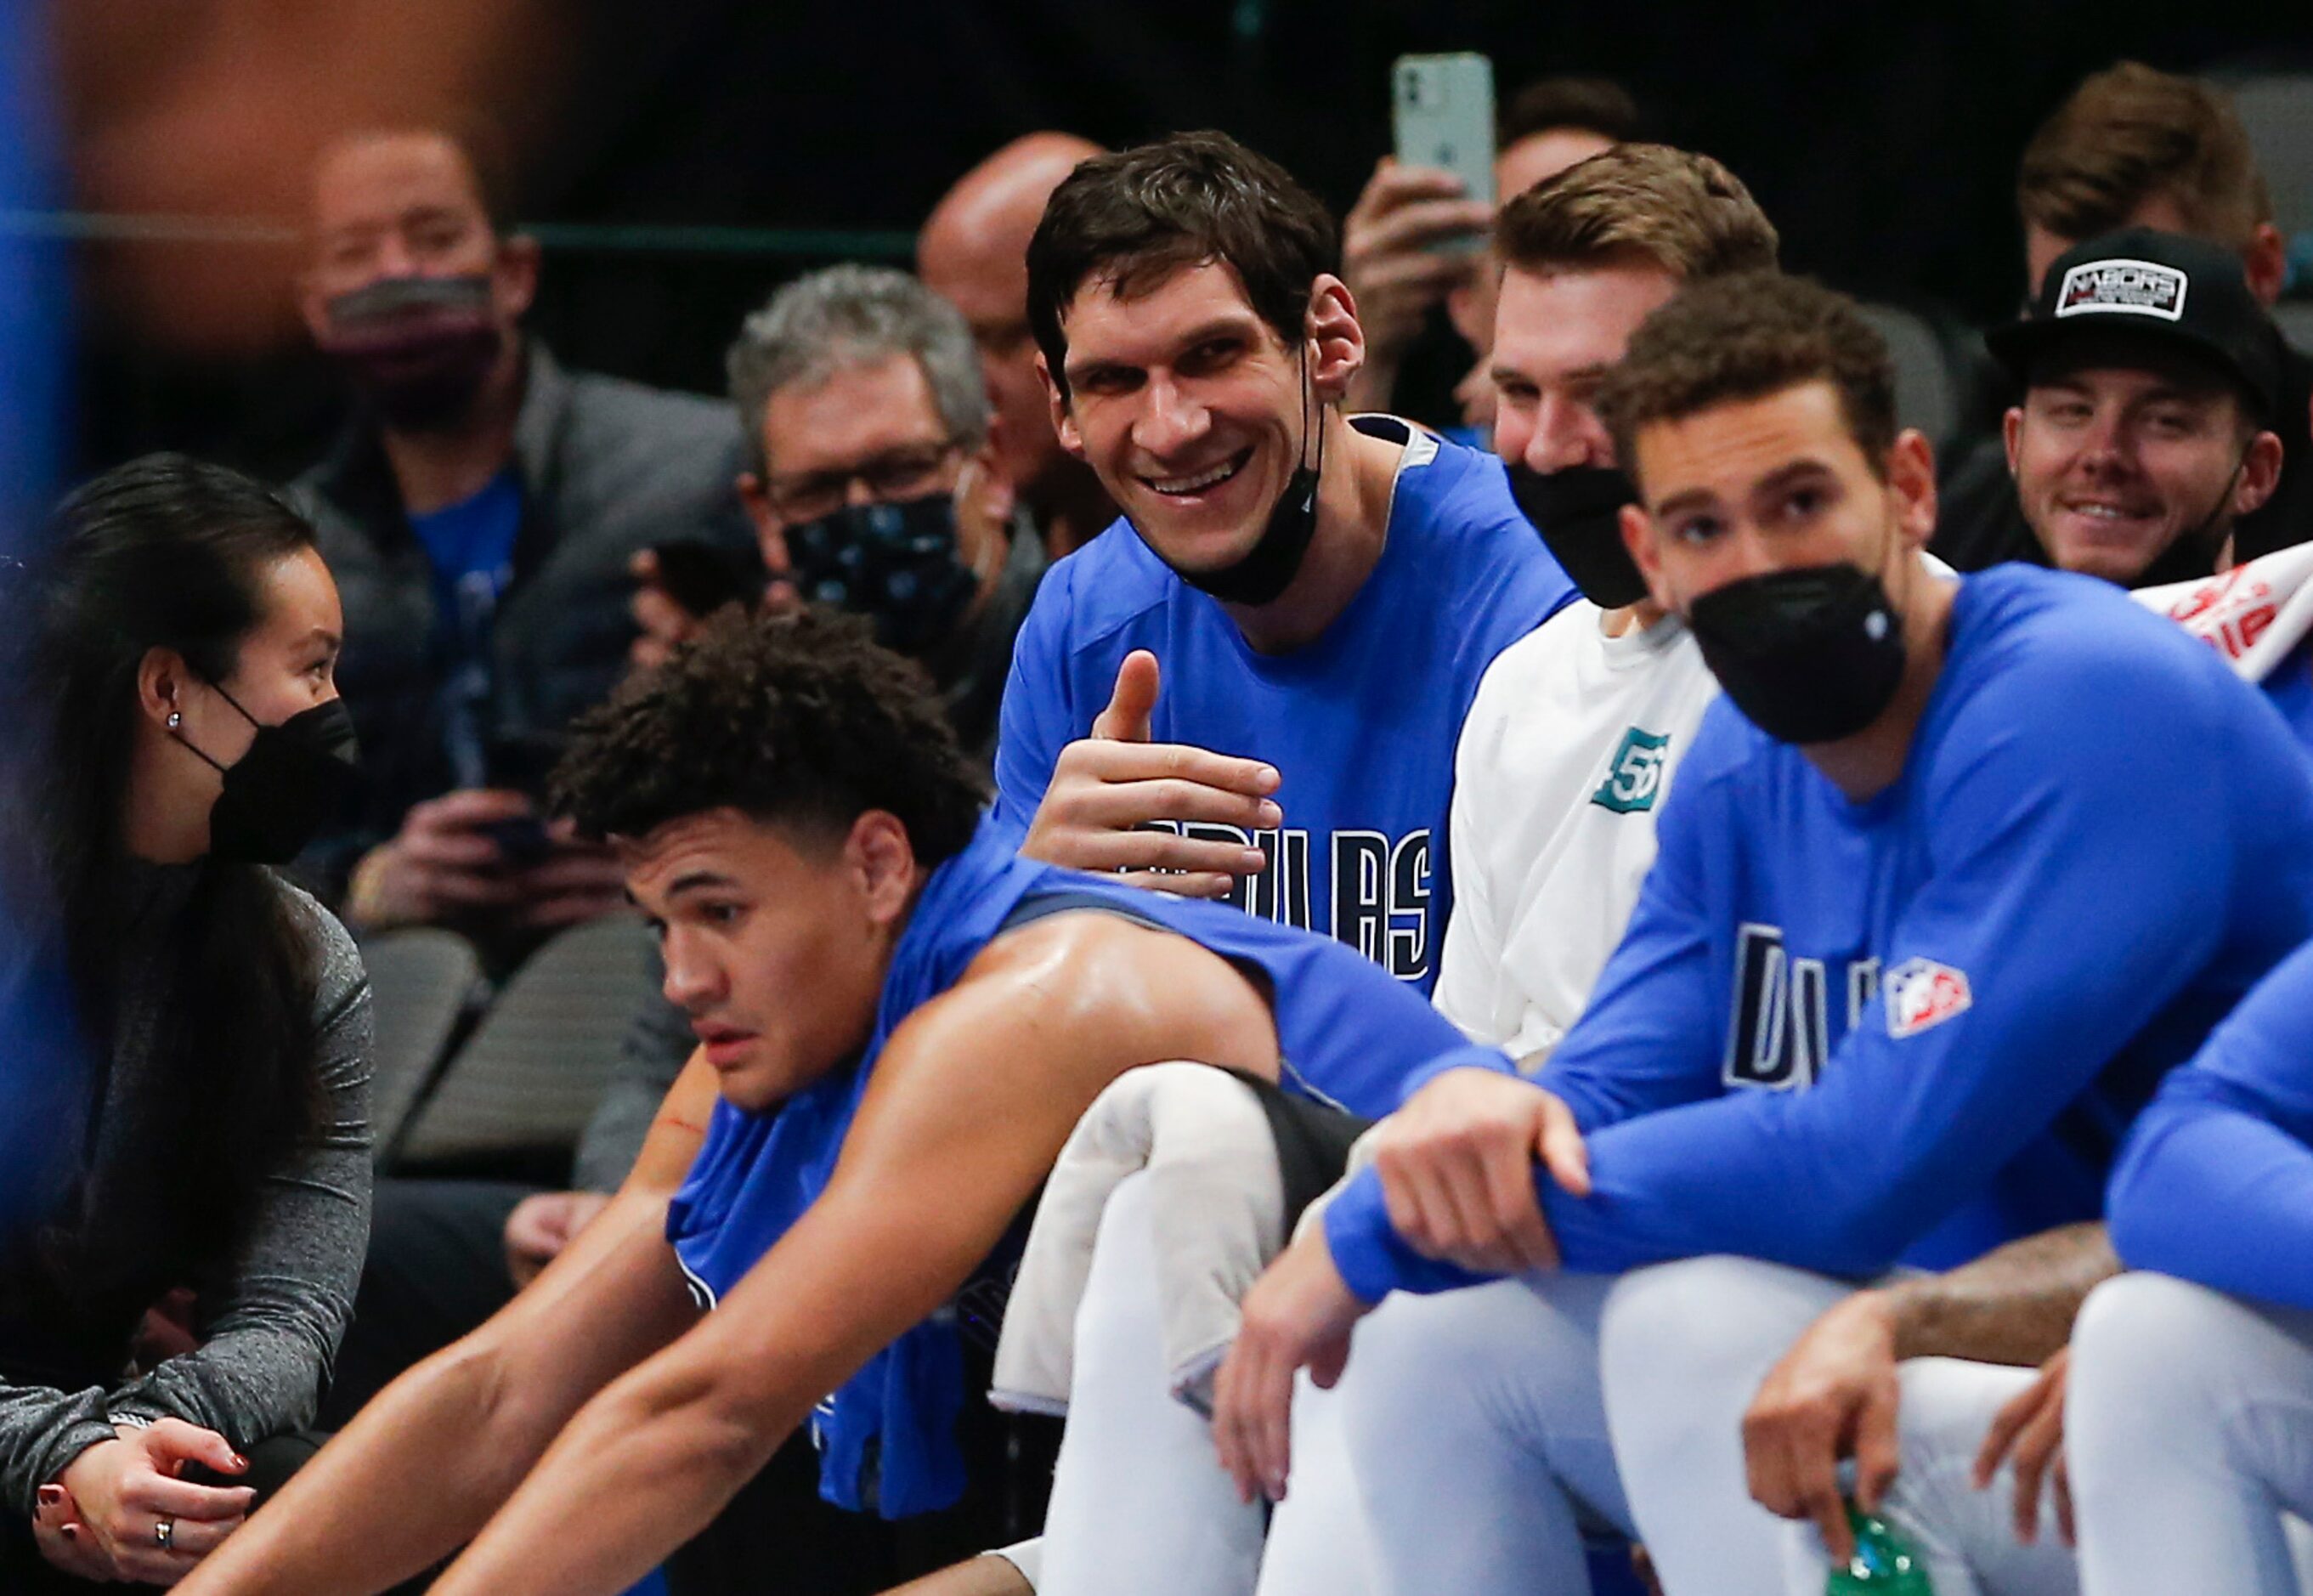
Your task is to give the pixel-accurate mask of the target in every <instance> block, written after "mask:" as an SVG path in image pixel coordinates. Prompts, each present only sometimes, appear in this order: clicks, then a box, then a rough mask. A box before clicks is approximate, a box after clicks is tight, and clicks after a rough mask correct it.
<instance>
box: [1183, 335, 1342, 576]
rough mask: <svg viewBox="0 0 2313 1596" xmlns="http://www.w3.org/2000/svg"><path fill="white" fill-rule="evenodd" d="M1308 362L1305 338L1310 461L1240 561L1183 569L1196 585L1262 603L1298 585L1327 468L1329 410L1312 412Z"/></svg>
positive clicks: (1305, 444) (1305, 437) (1304, 437)
mask: <svg viewBox="0 0 2313 1596" xmlns="http://www.w3.org/2000/svg"><path fill="white" fill-rule="evenodd" d="M1308 368H1309V356H1308V346H1307V345H1306V344H1305V345H1303V346H1302V355H1301V371H1302V379H1303V381H1302V406H1301V454H1302V458H1303V460H1304V462H1305V463H1302V464H1299V465H1297V466H1296V467H1295V468H1294V472H1293V474H1292V475H1291V476H1290V477H1288V478H1287V479H1286V482H1285V491H1284V492H1282V493H1280V494H1279V495H1278V496H1277V502H1276V504H1275V505H1273V506H1271V508H1270V511H1269V521H1268V524H1267V525H1264V526H1263V527H1262V529H1261V536H1260V537H1259V539H1257V540H1256V541H1255V542H1254V543H1253V547H1252V548H1250V549H1248V550H1246V551H1245V553H1244V559H1242V560H1238V561H1237V562H1236V564H1235V565H1231V566H1227V567H1224V568H1223V569H1219V570H1217V571H1179V572H1178V574H1179V576H1180V578H1181V580H1183V582H1186V583H1187V584H1188V585H1189V586H1192V587H1194V588H1196V589H1197V590H1198V591H1199V592H1200V593H1209V594H1211V595H1213V596H1214V597H1215V598H1217V599H1219V600H1220V601H1221V602H1222V603H1224V604H1246V605H1251V606H1254V607H1258V606H1260V605H1262V604H1273V603H1274V602H1276V600H1277V598H1278V595H1280V594H1282V593H1283V592H1284V591H1285V590H1286V589H1287V588H1288V587H1290V586H1293V578H1295V577H1297V576H1298V575H1299V574H1300V572H1301V561H1302V560H1304V559H1305V558H1306V556H1307V555H1308V552H1309V540H1310V539H1311V538H1313V537H1315V536H1316V535H1317V481H1318V478H1319V477H1320V476H1321V475H1322V474H1323V473H1324V469H1325V428H1324V419H1325V412H1324V407H1323V406H1322V405H1320V406H1318V407H1316V416H1315V419H1312V418H1311V416H1310V413H1309V412H1310V408H1311V407H1310V404H1309V388H1308V382H1307V378H1308ZM1313 429H1314V430H1315V433H1316V435H1317V458H1316V460H1315V463H1306V461H1307V456H1308V454H1309V434H1310V432H1311V431H1312V430H1313ZM1175 569H1176V570H1177V569H1178V568H1177V567H1176V568H1175Z"/></svg>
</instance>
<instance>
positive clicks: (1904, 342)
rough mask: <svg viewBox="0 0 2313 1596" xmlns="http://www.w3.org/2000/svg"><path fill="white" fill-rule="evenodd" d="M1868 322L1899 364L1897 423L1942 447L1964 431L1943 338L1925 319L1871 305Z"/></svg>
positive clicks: (1867, 310)
mask: <svg viewBox="0 0 2313 1596" xmlns="http://www.w3.org/2000/svg"><path fill="white" fill-rule="evenodd" d="M1862 310H1863V319H1864V320H1865V321H1867V322H1870V323H1871V329H1872V331H1875V332H1877V333H1878V335H1879V336H1880V337H1881V338H1883V339H1886V342H1887V352H1888V354H1889V355H1890V356H1892V357H1894V358H1895V419H1896V420H1897V422H1898V423H1900V424H1901V425H1903V426H1905V427H1916V428H1919V429H1920V430H1921V431H1922V432H1923V433H1925V434H1927V437H1928V441H1929V442H1930V443H1931V444H1934V445H1937V446H1938V447H1941V446H1942V445H1943V444H1944V443H1945V442H1946V440H1948V438H1949V437H1950V436H1951V435H1952V433H1953V431H1954V430H1955V429H1957V427H1958V426H1959V410H1960V392H1959V384H1958V381H1957V378H1956V377H1955V376H1954V375H1953V372H1952V364H1951V357H1950V355H1949V353H1948V350H1947V349H1946V348H1945V345H1944V339H1943V337H1942V335H1941V334H1940V333H1939V332H1938V331H1937V330H1936V327H1935V324H1934V323H1933V322H1930V321H1929V320H1928V319H1927V318H1926V317H1925V316H1922V315H1921V314H1919V313H1916V312H1913V311H1908V310H1904V309H1903V308H1902V307H1900V306H1897V305H1893V304H1884V303H1872V302H1867V303H1865V304H1864V305H1863V307H1862Z"/></svg>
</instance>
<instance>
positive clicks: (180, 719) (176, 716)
mask: <svg viewBox="0 0 2313 1596" xmlns="http://www.w3.org/2000/svg"><path fill="white" fill-rule="evenodd" d="M184 723H185V712H184V711H183V710H170V711H169V729H170V730H171V731H174V730H176V729H177V728H178V727H180V726H182V725H184Z"/></svg>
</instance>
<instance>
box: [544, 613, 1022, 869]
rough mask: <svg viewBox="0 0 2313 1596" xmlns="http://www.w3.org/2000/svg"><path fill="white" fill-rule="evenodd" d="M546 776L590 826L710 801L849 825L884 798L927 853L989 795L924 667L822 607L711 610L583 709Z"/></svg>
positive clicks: (697, 808)
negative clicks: (663, 655) (665, 652)
mask: <svg viewBox="0 0 2313 1596" xmlns="http://www.w3.org/2000/svg"><path fill="white" fill-rule="evenodd" d="M550 787H551V792H552V802H553V806H554V807H555V809H556V810H557V811H558V812H559V813H561V814H565V815H567V816H570V817H571V818H572V819H574V820H576V822H577V824H578V828H579V829H580V830H581V831H583V832H585V833H587V834H589V835H591V836H596V837H610V836H619V837H645V836H647V835H649V834H650V833H652V832H654V831H655V830H657V829H658V828H659V827H660V826H662V825H664V824H667V823H668V822H669V821H673V820H681V819H683V818H685V817H687V816H692V815H700V814H704V813H706V812H707V811H708V810H710V809H736V810H738V811H739V812H740V813H742V814H743V815H747V816H752V818H754V819H757V820H761V821H768V822H780V823H787V824H800V825H803V826H806V827H810V828H812V829H814V830H832V831H834V832H835V833H839V834H840V833H843V832H846V831H848V830H849V828H850V825H851V823H852V822H853V821H855V820H857V818H858V817H859V816H860V815H861V814H863V813H865V812H866V811H867V810H869V809H883V810H886V811H888V812H889V813H891V814H893V815H894V816H898V817H899V820H900V823H901V824H902V825H904V826H906V827H907V831H908V841H909V842H910V844H911V845H912V846H913V847H914V849H915V853H916V858H917V859H918V860H919V861H920V862H922V863H923V864H925V865H926V866H930V865H936V864H937V863H939V862H940V861H941V860H945V859H946V858H948V857H949V856H951V855H952V854H954V853H957V852H960V851H962V850H963V845H964V844H965V843H966V842H970V841H971V840H972V830H973V828H974V827H975V826H976V825H977V824H979V816H980V808H981V804H982V803H983V802H984V801H985V800H986V797H987V790H986V787H985V784H984V783H983V782H982V780H981V776H980V773H979V772H978V771H976V770H975V769H974V768H973V766H972V763H971V761H969V760H968V759H966V758H965V757H964V754H963V750H962V749H961V748H960V747H959V746H958V745H957V744H956V740H955V733H954V732H953V731H952V730H950V729H949V727H948V724H947V719H946V718H945V716H944V715H943V714H942V713H941V712H940V707H939V702H938V700H937V698H936V697H935V696H934V693H933V691H932V685H931V680H930V678H929V677H928V676H926V675H924V673H923V670H922V668H921V667H920V666H918V665H917V664H916V663H915V662H914V661H913V660H910V659H903V658H901V657H900V656H899V655H897V654H894V653H893V652H891V651H890V650H889V649H887V648H879V647H877V646H876V644H875V634H874V631H873V630H871V628H870V627H869V626H868V624H867V623H866V622H865V621H863V620H861V619H860V618H858V617H857V616H853V615H845V614H839V613H834V612H831V611H825V610H818V609H805V610H797V611H789V612H787V613H780V614H776V615H770V616H766V617H762V618H760V619H752V620H751V619H749V618H747V617H744V616H742V615H739V614H737V613H733V614H731V615H728V616H726V617H725V618H723V619H720V620H717V621H716V622H711V623H710V624H709V625H708V628H707V629H706V630H705V631H703V632H701V633H700V634H699V637H698V638H696V639H693V640H692V641H690V642H689V643H686V644H684V645H683V646H682V647H681V648H677V649H676V650H675V651H674V655H673V657H672V658H670V659H669V660H668V661H667V662H666V663H665V664H664V665H663V666H659V667H658V668H657V669H655V670H649V671H644V672H641V673H639V674H638V675H635V676H633V677H630V678H629V680H628V681H627V682H626V683H624V684H623V685H622V686H621V687H620V689H619V691H618V692H615V693H613V694H612V695H611V700H610V701H609V702H608V703H605V704H602V705H601V706H600V707H598V708H596V709H594V710H589V711H587V712H586V713H585V715H583V716H581V717H580V718H579V719H578V720H577V721H576V723H575V724H574V725H573V726H572V727H571V737H570V747H569V750H568V752H567V753H566V754H564V755H563V757H562V761H561V763H559V764H558V765H557V766H556V767H555V770H554V776H553V780H552V782H551V784H550Z"/></svg>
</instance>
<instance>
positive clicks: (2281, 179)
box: [2226, 72, 2313, 238]
mask: <svg viewBox="0 0 2313 1596" xmlns="http://www.w3.org/2000/svg"><path fill="white" fill-rule="evenodd" d="M2227 76H2228V78H2229V81H2228V82H2227V84H2226V87H2227V89H2228V90H2229V91H2230V93H2231V94H2232V99H2233V109H2234V110H2238V112H2239V113H2240V119H2241V126H2242V128H2245V129H2246V130H2247V133H2248V142H2249V146H2250V147H2251V148H2252V149H2254V150H2255V151H2256V164H2257V170H2258V171H2260V172H2263V173H2264V174H2265V187H2266V188H2267V189H2268V190H2271V191H2272V194H2273V225H2275V226H2277V227H2279V228H2280V229H2281V235H2282V237H2283V238H2294V237H2295V236H2297V234H2300V233H2303V232H2305V231H2307V230H2308V229H2313V72H2253V73H2243V74H2241V75H2238V76H2234V75H2227Z"/></svg>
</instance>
